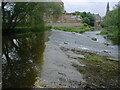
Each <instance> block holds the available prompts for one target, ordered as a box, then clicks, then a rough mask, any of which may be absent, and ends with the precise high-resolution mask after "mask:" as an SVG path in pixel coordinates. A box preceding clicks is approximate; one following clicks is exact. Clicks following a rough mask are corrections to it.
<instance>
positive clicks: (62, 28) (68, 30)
mask: <svg viewBox="0 0 120 90" xmlns="http://www.w3.org/2000/svg"><path fill="white" fill-rule="evenodd" d="M54 29H56V30H61V31H67V32H76V33H84V32H86V31H90V30H91V29H92V28H91V27H89V26H83V27H82V28H76V27H54Z"/></svg>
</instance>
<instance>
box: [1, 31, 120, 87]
mask: <svg viewBox="0 0 120 90" xmlns="http://www.w3.org/2000/svg"><path fill="white" fill-rule="evenodd" d="M95 33H96V32H89V33H87V32H86V33H84V34H83V35H81V34H76V33H68V32H63V31H57V30H52V31H51V32H42V33H37V34H30V35H14V36H3V40H2V71H3V72H2V74H3V75H2V81H3V82H2V83H3V84H2V85H3V88H8V87H12V88H15V87H16V88H25V87H27V88H34V87H35V88H36V87H37V88H40V87H78V86H79V84H80V83H81V82H85V81H84V80H83V78H82V74H81V73H79V72H78V71H77V70H76V69H75V68H74V67H73V66H72V65H71V62H70V60H69V59H68V57H67V56H66V55H65V53H64V52H63V51H62V50H61V49H60V47H61V46H64V47H69V48H77V49H80V48H81V47H82V46H83V47H82V48H81V49H83V48H84V49H85V48H89V47H90V48H89V49H91V50H92V51H93V52H94V50H95V48H96V47H98V48H96V51H99V50H109V51H110V52H111V54H109V55H111V56H113V57H117V55H118V53H117V51H116V50H117V46H114V45H110V46H105V45H103V44H102V43H103V42H102V41H104V40H102V39H104V38H100V36H97V37H96V38H98V41H92V40H90V38H89V37H91V36H93V35H94V34H95ZM97 33H98V32H97ZM95 36H96V35H95ZM88 38H89V39H88ZM98 42H99V43H98ZM65 43H67V44H65ZM88 43H90V44H89V45H88ZM100 43H101V44H100ZM108 43H110V42H109V41H108ZM96 45H97V46H96ZM78 47H80V48H78ZM93 47H94V48H93ZM112 50H113V51H112ZM114 53H115V54H114Z"/></svg>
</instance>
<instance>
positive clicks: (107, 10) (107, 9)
mask: <svg viewBox="0 0 120 90" xmlns="http://www.w3.org/2000/svg"><path fill="white" fill-rule="evenodd" d="M109 8H110V7H109V2H108V3H107V8H106V15H107V14H108V12H109Z"/></svg>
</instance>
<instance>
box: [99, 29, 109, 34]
mask: <svg viewBox="0 0 120 90" xmlns="http://www.w3.org/2000/svg"><path fill="white" fill-rule="evenodd" d="M100 34H101V35H107V34H108V31H107V30H105V29H104V30H102V31H101V32H100Z"/></svg>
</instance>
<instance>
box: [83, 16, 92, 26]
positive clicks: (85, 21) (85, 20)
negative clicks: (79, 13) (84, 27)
mask: <svg viewBox="0 0 120 90" xmlns="http://www.w3.org/2000/svg"><path fill="white" fill-rule="evenodd" d="M82 21H83V23H87V24H88V25H89V24H90V20H89V19H88V17H84V18H83V20H82Z"/></svg>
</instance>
